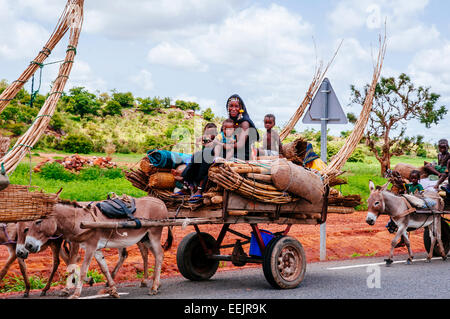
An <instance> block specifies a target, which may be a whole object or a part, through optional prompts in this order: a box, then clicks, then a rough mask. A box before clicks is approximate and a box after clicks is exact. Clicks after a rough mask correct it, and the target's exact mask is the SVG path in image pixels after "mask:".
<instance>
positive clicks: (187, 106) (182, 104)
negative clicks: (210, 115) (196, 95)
mask: <svg viewBox="0 0 450 319" xmlns="http://www.w3.org/2000/svg"><path fill="white" fill-rule="evenodd" d="M175 106H176V107H177V108H179V109H180V110H184V111H187V110H194V111H198V110H200V106H199V105H198V103H195V102H187V101H183V100H176V101H175Z"/></svg>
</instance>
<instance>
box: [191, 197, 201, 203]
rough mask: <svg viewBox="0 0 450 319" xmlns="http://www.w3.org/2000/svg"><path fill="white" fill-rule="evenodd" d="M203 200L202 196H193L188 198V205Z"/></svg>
mask: <svg viewBox="0 0 450 319" xmlns="http://www.w3.org/2000/svg"><path fill="white" fill-rule="evenodd" d="M201 200H203V195H193V196H191V198H189V200H188V203H198V202H199V201H201Z"/></svg>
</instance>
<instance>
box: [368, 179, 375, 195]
mask: <svg viewBox="0 0 450 319" xmlns="http://www.w3.org/2000/svg"><path fill="white" fill-rule="evenodd" d="M369 189H370V192H373V191H374V190H375V184H374V183H373V182H372V181H371V180H369Z"/></svg>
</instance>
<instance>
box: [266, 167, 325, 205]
mask: <svg viewBox="0 0 450 319" xmlns="http://www.w3.org/2000/svg"><path fill="white" fill-rule="evenodd" d="M271 175H272V182H273V184H274V185H275V187H276V188H277V189H278V190H280V191H282V192H289V193H291V194H294V195H297V196H299V197H301V198H304V199H306V200H307V201H309V202H311V203H312V202H317V201H319V200H320V198H321V197H323V194H324V191H325V187H324V184H323V182H322V179H321V178H320V176H319V175H317V174H315V173H313V172H311V171H309V170H307V169H305V168H303V167H302V166H299V165H296V164H294V163H292V162H290V161H287V160H286V159H280V160H279V161H277V162H274V164H272V174H271Z"/></svg>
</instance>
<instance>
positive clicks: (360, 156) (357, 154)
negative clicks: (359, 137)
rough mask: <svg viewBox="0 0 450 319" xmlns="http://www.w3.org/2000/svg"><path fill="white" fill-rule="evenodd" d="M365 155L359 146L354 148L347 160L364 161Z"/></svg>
mask: <svg viewBox="0 0 450 319" xmlns="http://www.w3.org/2000/svg"><path fill="white" fill-rule="evenodd" d="M365 158H366V155H365V154H364V152H363V150H362V149H360V148H356V149H355V151H354V152H353V153H352V155H351V156H350V157H349V158H348V160H347V161H348V162H350V163H364V160H365Z"/></svg>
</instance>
